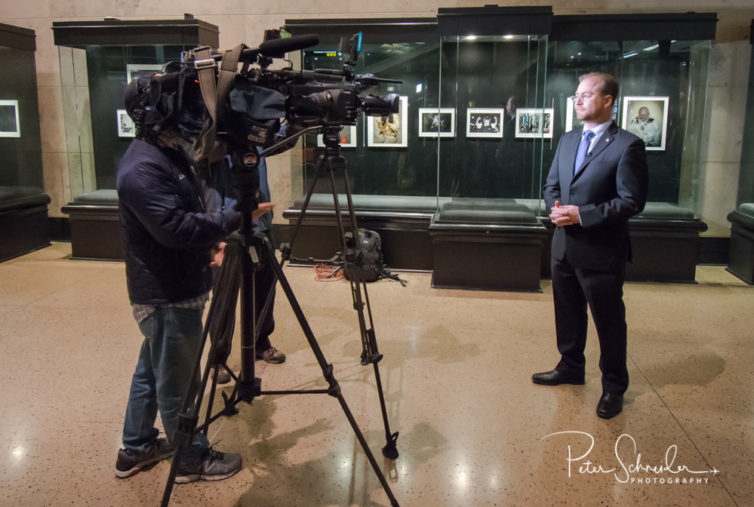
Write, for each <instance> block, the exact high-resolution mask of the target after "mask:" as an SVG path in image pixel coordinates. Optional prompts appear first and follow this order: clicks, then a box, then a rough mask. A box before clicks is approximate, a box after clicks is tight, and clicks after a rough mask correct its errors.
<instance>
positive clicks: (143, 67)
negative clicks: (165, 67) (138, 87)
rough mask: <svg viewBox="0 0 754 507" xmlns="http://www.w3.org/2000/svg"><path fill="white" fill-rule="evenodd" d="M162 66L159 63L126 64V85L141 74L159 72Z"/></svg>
mask: <svg viewBox="0 0 754 507" xmlns="http://www.w3.org/2000/svg"><path fill="white" fill-rule="evenodd" d="M161 70H162V64H160V63H128V64H126V83H130V82H131V81H133V80H134V79H137V78H138V77H139V76H140V75H141V74H143V73H147V72H150V73H151V72H160V71H161Z"/></svg>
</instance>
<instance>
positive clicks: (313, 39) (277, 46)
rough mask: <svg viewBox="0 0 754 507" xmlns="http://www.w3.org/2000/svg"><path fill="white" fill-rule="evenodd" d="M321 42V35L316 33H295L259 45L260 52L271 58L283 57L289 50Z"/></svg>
mask: <svg viewBox="0 0 754 507" xmlns="http://www.w3.org/2000/svg"><path fill="white" fill-rule="evenodd" d="M317 44H319V37H318V36H317V35H314V34H307V35H294V36H293V37H289V38H287V39H271V40H267V41H264V42H263V43H261V44H260V45H259V52H260V53H262V54H263V55H264V56H269V57H271V58H282V57H283V55H284V54H285V53H287V52H289V51H298V50H299V49H304V48H309V47H312V46H316V45H317Z"/></svg>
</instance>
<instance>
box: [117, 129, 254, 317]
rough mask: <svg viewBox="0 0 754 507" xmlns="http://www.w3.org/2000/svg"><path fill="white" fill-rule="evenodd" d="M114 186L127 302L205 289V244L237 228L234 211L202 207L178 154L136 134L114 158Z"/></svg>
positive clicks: (189, 171) (208, 280) (158, 299)
mask: <svg viewBox="0 0 754 507" xmlns="http://www.w3.org/2000/svg"><path fill="white" fill-rule="evenodd" d="M117 188H118V200H119V209H120V225H121V235H122V238H123V243H124V249H125V257H126V278H127V281H128V294H129V297H130V298H131V302H132V303H139V304H160V303H168V302H177V301H183V300H186V299H191V298H194V297H197V296H200V295H202V294H204V293H206V292H207V291H209V289H210V284H211V275H210V269H209V262H210V255H209V251H210V248H211V247H212V245H214V244H215V243H217V242H218V241H221V240H223V239H224V238H225V237H226V235H227V234H228V233H229V232H231V231H233V230H235V229H237V228H238V225H239V221H240V215H239V213H238V212H235V211H222V212H216V213H207V212H206V211H205V208H204V203H203V201H202V197H201V193H200V189H199V185H198V182H197V181H196V177H195V175H194V173H193V171H192V169H191V167H190V165H189V163H188V161H187V160H186V159H185V158H184V156H183V155H182V154H180V153H179V152H177V151H175V150H172V149H168V148H159V147H157V146H154V145H152V144H149V143H147V142H145V141H142V140H139V139H136V140H134V141H133V142H132V143H131V146H129V148H128V150H127V151H126V153H125V155H123V158H122V159H121V161H120V164H119V166H118V176H117Z"/></svg>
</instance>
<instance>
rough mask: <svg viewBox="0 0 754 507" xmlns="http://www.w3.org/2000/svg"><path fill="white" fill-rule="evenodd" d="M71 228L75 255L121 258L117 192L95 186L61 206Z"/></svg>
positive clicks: (90, 257) (74, 256) (77, 256)
mask: <svg viewBox="0 0 754 507" xmlns="http://www.w3.org/2000/svg"><path fill="white" fill-rule="evenodd" d="M62 211H63V213H67V214H68V223H69V228H70V231H71V252H72V258H74V259H93V260H123V259H124V258H125V257H124V254H123V244H122V242H121V238H120V219H119V217H118V193H117V191H115V190H95V191H94V192H89V193H86V194H82V195H80V196H78V197H76V198H75V199H74V200H73V202H70V203H68V204H66V205H65V206H63V208H62Z"/></svg>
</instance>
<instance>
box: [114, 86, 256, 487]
mask: <svg viewBox="0 0 754 507" xmlns="http://www.w3.org/2000/svg"><path fill="white" fill-rule="evenodd" d="M184 83H185V86H184ZM192 85H194V82H193V80H191V81H189V80H186V81H184V80H183V79H181V80H179V81H178V85H177V86H175V87H174V88H173V91H170V87H169V86H168V85H167V84H165V82H163V81H161V80H160V78H158V77H157V76H150V77H141V78H139V79H138V80H135V81H133V82H132V83H131V84H129V85H128V86H127V88H126V92H125V97H124V98H125V104H126V110H127V112H128V115H129V116H130V117H131V118H132V119H133V120H134V124H135V125H136V139H135V140H134V141H133V142H132V143H131V145H130V147H129V148H128V151H126V153H125V155H124V156H123V158H122V159H121V161H120V164H119V168H118V175H117V189H118V198H119V209H120V224H121V233H122V237H123V239H124V247H125V257H126V278H127V283H128V293H129V298H130V301H131V304H132V307H133V313H134V316H135V318H136V321H137V322H138V324H139V329H140V330H141V332H142V333H143V335H144V342H143V344H142V347H141V352H140V354H139V358H138V362H137V364H136V370H135V372H134V375H133V379H132V381H131V391H130V396H129V400H128V406H127V409H126V416H125V423H124V427H123V445H124V448H123V449H121V450H120V451H119V452H118V458H117V461H116V465H115V475H116V476H117V477H120V478H126V477H130V476H132V475H134V474H136V473H138V472H139V471H141V470H144V469H146V468H149V467H150V466H152V465H153V464H154V463H156V462H158V461H160V460H162V459H165V458H167V457H169V456H171V455H172V454H174V452H175V449H174V447H173V444H174V438H175V433H176V429H177V425H178V416H179V413H180V411H181V409H182V405H183V399H184V395H185V394H186V392H187V390H188V388H189V387H190V385H191V384H192V382H193V383H198V379H197V378H191V377H192V372H193V366H194V364H195V361H196V359H197V354H198V353H199V352H200V345H201V338H202V313H203V311H204V306H205V303H206V301H207V299H208V292H209V290H210V285H211V273H210V250H211V248H212V247H213V246H214V245H216V244H217V243H218V242H219V241H221V240H222V239H223V238H225V237H226V235H227V234H228V233H230V232H231V231H233V230H235V229H237V228H238V226H239V222H240V215H239V213H237V212H235V211H232V210H226V211H219V212H207V211H206V210H205V206H204V204H203V199H202V196H201V190H200V185H199V184H198V181H197V179H196V176H195V174H194V171H193V168H192V160H191V158H190V157H189V156H188V155H187V151H190V150H189V149H187V148H186V147H187V146H190V143H191V138H192V137H193V135H195V134H196V133H197V132H198V130H199V128H200V127H201V124H202V121H203V116H202V113H203V109H202V108H203V107H204V106H203V103H202V101H201V99H200V98H199V95H198V90H192V89H189V88H190V87H191V86H192ZM161 86H162V88H161ZM166 90H167V91H166ZM192 93H193V94H194V96H193V97H192V95H191V94H192ZM192 99H194V100H192ZM158 411H159V413H160V416H161V418H162V423H163V426H164V428H165V433H166V435H167V440H166V439H164V438H157V436H158V430H157V429H156V428H155V427H154V423H155V419H156V416H157V412H158ZM180 459H181V462H180V463H178V466H177V473H176V476H175V481H176V482H179V483H182V482H192V481H196V480H200V479H202V480H219V479H224V478H226V477H230V476H231V475H233V474H234V473H236V472H237V471H238V470H240V468H241V456H240V455H239V454H231V453H227V454H226V453H221V452H217V451H215V450H214V449H212V448H210V447H209V443H208V441H207V438H206V436H205V435H204V434H202V433H196V434H194V435H193V440H192V441H191V443H190V445H189V446H187V448H186V449H185V450H183V452H182V453H181V457H180Z"/></svg>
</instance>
